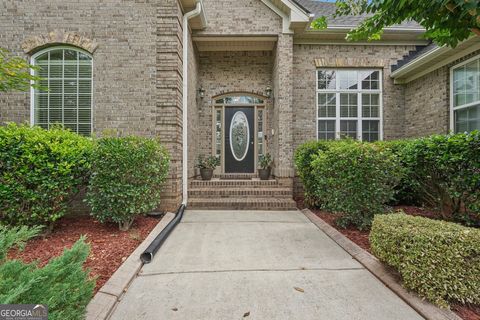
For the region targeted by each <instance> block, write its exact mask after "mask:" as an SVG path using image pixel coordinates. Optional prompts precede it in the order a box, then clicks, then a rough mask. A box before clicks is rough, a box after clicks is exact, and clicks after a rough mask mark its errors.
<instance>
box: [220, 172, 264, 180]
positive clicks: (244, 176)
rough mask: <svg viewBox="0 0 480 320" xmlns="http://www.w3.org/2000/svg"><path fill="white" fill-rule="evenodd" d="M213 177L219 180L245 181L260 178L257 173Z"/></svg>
mask: <svg viewBox="0 0 480 320" xmlns="http://www.w3.org/2000/svg"><path fill="white" fill-rule="evenodd" d="M213 177H214V178H218V179H231V180H232V179H233V180H244V179H252V178H258V175H257V174H256V173H217V174H214V175H213Z"/></svg>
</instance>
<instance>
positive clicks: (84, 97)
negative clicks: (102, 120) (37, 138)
mask: <svg viewBox="0 0 480 320" xmlns="http://www.w3.org/2000/svg"><path fill="white" fill-rule="evenodd" d="M32 65H35V66H37V67H38V70H35V71H34V72H35V74H36V75H37V76H39V77H41V78H42V80H40V81H39V82H38V84H39V86H40V89H32V107H31V108H32V116H31V118H32V119H31V120H32V124H34V125H38V126H40V127H43V128H45V129H49V128H50V127H52V126H53V125H56V124H60V125H63V126H64V127H65V128H68V129H70V130H72V131H73V132H76V133H79V134H82V135H90V134H91V133H92V57H91V55H90V54H88V53H87V52H85V51H83V50H80V49H77V48H73V47H59V46H57V47H51V48H48V49H46V50H42V51H40V52H38V53H36V54H35V55H33V56H32Z"/></svg>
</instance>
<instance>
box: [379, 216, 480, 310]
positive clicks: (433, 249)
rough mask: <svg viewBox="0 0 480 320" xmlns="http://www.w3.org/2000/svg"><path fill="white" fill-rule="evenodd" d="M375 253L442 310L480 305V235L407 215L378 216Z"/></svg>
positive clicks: (454, 226)
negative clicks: (455, 305) (457, 304)
mask: <svg viewBox="0 0 480 320" xmlns="http://www.w3.org/2000/svg"><path fill="white" fill-rule="evenodd" d="M370 244H371V246H372V252H373V253H374V254H375V256H377V257H378V258H379V259H380V260H381V261H383V262H385V263H387V264H388V265H390V266H392V267H394V268H395V269H396V270H398V272H399V273H400V274H401V276H402V279H403V283H404V286H405V287H406V288H408V289H411V290H414V291H416V292H418V293H419V294H420V295H421V296H422V297H425V298H427V299H429V300H430V301H432V302H434V303H436V304H438V305H440V306H447V305H448V303H449V302H461V303H473V304H479V303H480V230H479V229H474V228H468V227H464V226H461V225H459V224H456V223H452V222H445V221H439V220H432V219H427V218H423V217H413V216H407V215H405V214H390V215H379V216H375V219H374V221H373V225H372V230H371V232H370Z"/></svg>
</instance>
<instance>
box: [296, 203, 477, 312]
mask: <svg viewBox="0 0 480 320" xmlns="http://www.w3.org/2000/svg"><path fill="white" fill-rule="evenodd" d="M297 206H298V207H299V208H302V209H303V208H306V206H305V205H304V203H303V200H302V199H298V200H297ZM309 209H310V210H311V211H312V212H313V213H315V215H316V216H318V217H319V218H320V219H322V220H323V221H325V222H326V223H328V224H329V225H331V226H332V227H334V228H335V229H337V230H338V231H340V233H342V234H343V235H344V236H346V237H347V238H348V239H350V240H351V241H353V242H354V243H356V244H357V245H358V246H360V247H361V248H362V249H364V250H366V251H368V252H370V253H371V249H370V242H369V240H368V236H369V234H370V231H368V230H367V231H360V230H358V229H355V228H354V227H349V228H346V229H343V228H340V227H338V226H337V225H336V224H335V220H336V219H337V218H338V217H339V216H340V215H339V214H333V213H330V212H326V211H322V210H319V209H314V208H309ZM394 209H395V211H398V210H402V211H404V212H405V213H406V214H409V215H412V216H422V217H426V218H438V214H436V213H435V212H433V211H432V210H428V209H424V208H419V207H415V206H395V207H394ZM451 308H452V310H453V311H455V313H456V314H457V315H458V316H460V317H461V318H462V319H464V320H480V306H473V305H472V306H470V305H469V306H467V305H462V304H454V305H452V306H451Z"/></svg>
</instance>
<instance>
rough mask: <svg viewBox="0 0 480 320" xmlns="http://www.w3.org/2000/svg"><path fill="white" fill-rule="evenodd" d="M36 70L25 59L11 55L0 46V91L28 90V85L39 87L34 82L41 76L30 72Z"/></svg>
mask: <svg viewBox="0 0 480 320" xmlns="http://www.w3.org/2000/svg"><path fill="white" fill-rule="evenodd" d="M31 70H38V68H37V67H35V66H32V65H30V64H29V63H28V62H27V61H26V60H25V59H23V58H21V57H19V56H14V55H12V54H11V53H10V52H9V51H8V50H6V49H3V48H0V92H8V91H28V90H29V89H30V87H34V88H39V86H38V85H37V84H36V83H37V82H38V80H40V79H41V78H40V77H38V76H35V75H32V74H31V73H30V71H31Z"/></svg>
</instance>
